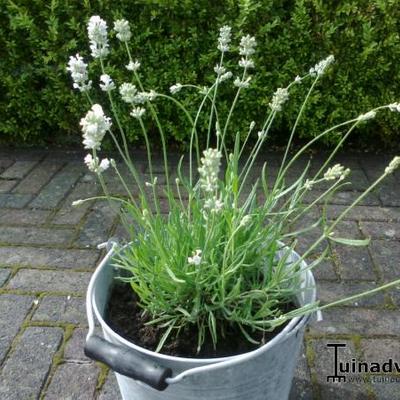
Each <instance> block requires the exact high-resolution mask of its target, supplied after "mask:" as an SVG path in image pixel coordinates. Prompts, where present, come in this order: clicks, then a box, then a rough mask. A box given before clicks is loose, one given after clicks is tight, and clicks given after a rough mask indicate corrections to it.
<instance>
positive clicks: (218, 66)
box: [214, 65, 226, 76]
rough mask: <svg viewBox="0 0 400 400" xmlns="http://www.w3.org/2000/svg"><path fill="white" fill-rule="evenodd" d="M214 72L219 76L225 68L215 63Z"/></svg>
mask: <svg viewBox="0 0 400 400" xmlns="http://www.w3.org/2000/svg"><path fill="white" fill-rule="evenodd" d="M214 72H215V73H216V74H217V75H218V76H219V75H222V74H224V73H225V72H226V68H225V67H223V66H222V65H216V66H215V67H214Z"/></svg>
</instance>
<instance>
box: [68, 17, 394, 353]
mask: <svg viewBox="0 0 400 400" xmlns="http://www.w3.org/2000/svg"><path fill="white" fill-rule="evenodd" d="M114 32H115V36H116V38H117V39H118V40H119V42H120V44H121V45H122V46H123V47H125V49H126V54H127V64H126V66H125V68H126V69H127V71H128V73H129V74H131V78H130V80H129V81H127V82H118V83H115V82H114V81H113V79H112V77H110V75H109V74H107V71H108V70H109V67H108V65H107V57H108V55H109V52H110V45H109V39H108V32H107V23H106V22H105V21H104V20H102V19H101V18H100V17H98V16H93V17H91V18H90V21H89V24H88V37H89V41H90V50H91V55H92V57H93V58H94V59H95V62H97V63H99V65H100V68H101V71H102V74H101V76H100V79H99V87H100V89H101V91H103V92H105V93H106V97H107V98H108V102H109V107H110V109H111V111H112V114H113V119H112V120H111V118H110V117H108V116H106V115H105V114H104V111H103V108H102V106H101V105H100V104H93V101H92V96H91V92H92V91H93V90H94V89H93V81H91V80H89V76H88V70H87V64H86V63H85V62H84V60H83V58H82V57H81V56H80V55H79V54H77V55H76V56H75V57H70V60H69V63H68V68H67V70H68V71H69V72H70V73H71V77H72V80H73V87H74V88H75V89H77V90H79V91H80V92H81V93H83V95H84V96H85V97H86V99H87V101H88V103H89V104H90V107H91V109H90V110H89V111H88V112H87V114H86V115H85V117H84V118H82V119H81V122H80V125H81V127H82V132H83V145H84V147H85V149H87V150H88V151H89V153H88V155H87V156H86V157H85V163H86V165H87V167H88V169H89V170H90V171H92V172H93V173H95V174H96V175H97V177H98V179H99V182H100V184H101V185H102V188H103V190H104V196H98V197H92V198H89V199H85V200H79V201H77V202H75V203H74V204H75V205H79V204H81V203H83V202H85V201H89V200H93V199H108V200H109V201H110V204H111V206H112V207H114V208H116V210H117V211H118V212H119V215H120V218H121V221H122V223H123V224H124V226H125V228H126V229H127V231H128V233H129V235H130V241H129V244H128V245H127V246H121V247H120V248H119V249H118V250H117V252H116V255H115V257H114V265H115V266H117V267H119V268H121V269H124V270H126V271H128V275H129V276H128V277H125V278H123V279H124V280H126V281H127V282H129V283H130V286H131V288H132V290H133V291H134V292H135V293H136V295H137V297H138V299H139V304H140V307H142V309H143V311H144V313H145V314H146V315H147V318H148V321H149V322H148V324H156V325H157V326H158V327H159V328H160V329H163V331H164V334H163V336H162V338H161V340H160V342H159V345H158V348H157V351H160V350H161V348H162V347H163V345H164V344H165V343H166V341H168V340H170V339H171V337H176V336H179V335H180V334H181V333H182V332H183V331H185V329H187V328H188V327H190V326H192V327H193V326H195V327H197V332H198V337H197V343H198V350H200V349H201V347H202V345H203V343H204V341H205V338H206V336H207V335H209V336H210V337H211V339H212V342H213V344H214V346H215V347H216V346H217V345H218V342H219V341H220V340H221V338H223V337H224V336H225V334H226V333H227V332H228V331H229V330H230V329H231V328H232V327H234V328H238V329H240V331H241V332H242V334H243V337H244V338H246V340H248V341H250V342H253V343H258V341H257V340H256V339H255V338H256V337H259V336H257V335H256V333H257V332H266V331H271V330H273V329H275V328H276V327H278V326H280V325H282V324H283V323H285V322H287V321H288V320H290V319H291V318H293V317H296V316H302V315H305V314H309V313H312V312H315V311H316V310H321V309H324V308H326V307H330V306H333V305H337V304H341V303H343V302H346V301H349V300H354V298H357V297H360V296H365V295H370V294H373V293H375V292H376V291H378V290H383V289H387V288H389V287H392V286H395V285H398V284H399V283H400V280H397V281H395V282H391V283H388V284H386V285H384V286H380V287H379V288H377V289H374V290H370V291H368V292H364V293H359V294H356V295H355V296H352V297H350V298H346V299H342V300H339V301H337V302H334V303H331V304H328V305H324V306H321V305H319V303H313V304H308V305H306V306H303V307H298V308H296V309H293V310H289V311H287V308H286V306H287V304H289V303H291V302H293V301H294V299H295V298H296V294H298V293H299V291H300V290H301V289H300V287H301V279H302V276H303V275H302V274H303V273H304V268H301V265H302V262H303V260H305V259H306V258H308V257H309V256H310V254H312V252H313V251H314V250H315V249H316V248H317V247H318V246H320V245H321V244H324V243H326V242H337V243H340V244H344V245H350V246H362V245H367V244H368V239H362V240H360V239H351V238H340V237H337V235H336V234H335V229H336V227H337V225H338V224H339V223H340V222H341V221H342V220H343V218H344V217H345V216H346V214H348V212H349V211H350V210H351V209H352V208H353V207H354V206H355V205H357V204H358V203H360V202H361V201H362V200H363V198H364V197H365V196H367V195H368V194H369V193H370V192H371V191H373V190H374V189H375V188H376V187H377V186H378V185H379V183H380V182H381V181H382V180H383V179H384V178H385V177H386V176H388V175H389V174H391V173H393V171H394V170H395V169H396V168H398V167H399V165H400V157H394V159H393V160H392V161H391V162H390V164H389V165H388V167H387V168H386V169H385V170H384V171H382V174H381V176H380V177H379V178H378V179H377V180H376V181H375V182H374V183H372V185H371V186H370V187H369V188H368V189H366V190H365V191H364V192H363V193H362V194H361V195H360V196H359V197H358V198H356V199H355V200H354V201H353V203H352V204H351V205H350V206H349V207H347V208H345V209H344V210H343V211H342V213H341V214H340V215H339V216H338V217H337V218H336V220H335V221H333V222H332V221H328V220H327V218H326V212H325V210H324V212H323V216H322V217H321V218H319V219H317V220H316V221H314V222H312V223H311V224H310V225H309V226H304V227H303V228H302V229H300V230H298V229H296V226H297V225H298V222H299V221H300V220H301V218H302V217H304V216H305V215H307V214H309V213H310V211H312V209H313V208H314V206H316V205H317V204H320V203H321V202H322V203H323V202H324V201H325V206H326V202H327V201H328V199H329V198H330V196H332V195H333V194H334V193H335V192H336V191H338V190H340V189H341V188H342V187H343V185H346V184H347V182H346V180H347V178H348V176H349V174H350V169H348V168H345V167H344V166H342V165H340V164H336V165H333V166H330V163H331V161H332V159H333V158H334V156H335V154H336V153H337V151H338V150H339V148H340V147H342V145H343V143H344V142H345V141H346V139H347V138H348V137H349V135H350V134H351V133H352V132H353V131H354V130H355V128H356V127H357V126H358V125H360V124H361V123H365V122H367V121H368V120H370V119H373V118H375V117H376V115H377V113H378V112H382V111H384V110H389V111H392V112H400V104H399V103H393V104H389V105H385V106H380V107H377V108H375V109H373V110H369V111H367V112H366V113H365V114H362V115H360V116H357V117H355V118H353V119H350V120H348V121H345V122H343V123H341V124H339V125H336V126H334V127H331V128H328V129H325V130H324V131H322V132H321V133H320V134H319V135H318V136H316V137H315V138H314V139H312V140H311V141H309V142H308V143H307V144H305V145H304V146H303V147H302V148H300V149H299V150H297V151H295V152H294V153H293V154H292V155H291V156H289V155H290V150H291V148H292V142H293V139H294V137H295V134H296V129H297V126H298V123H299V121H300V119H301V117H302V115H303V113H304V110H305V108H306V106H307V102H308V100H309V98H310V95H311V93H312V91H313V89H314V88H315V86H316V85H317V84H318V81H319V80H320V79H321V78H322V77H323V75H324V74H325V72H326V71H327V69H328V68H329V67H330V66H331V64H332V63H333V62H334V57H333V56H332V55H331V56H329V57H327V58H326V59H324V60H322V61H321V62H319V63H317V64H316V65H315V66H313V67H312V68H310V69H309V72H308V73H306V74H304V75H303V76H296V77H295V78H294V80H293V81H292V82H291V83H289V84H288V85H287V86H286V87H283V88H278V89H277V90H276V91H275V93H273V95H272V98H271V101H270V103H269V106H268V109H267V110H266V114H265V116H264V117H263V120H262V121H261V123H259V124H258V123H256V122H254V121H253V122H251V123H250V124H249V128H248V131H247V132H246V133H244V134H243V133H240V132H238V133H236V135H235V141H234V146H233V148H232V149H230V148H228V146H227V144H226V138H227V134H228V132H231V131H232V130H234V127H232V126H231V117H232V115H233V113H234V112H235V111H238V110H236V108H237V105H238V99H239V97H240V95H241V93H242V91H244V90H249V89H250V87H251V81H252V77H253V75H252V74H251V72H252V70H253V69H254V68H255V62H254V59H253V55H254V53H255V51H256V46H257V43H256V40H255V38H254V37H251V36H249V35H246V36H243V37H242V38H241V40H240V43H239V46H238V51H239V56H240V57H239V60H238V71H235V72H234V71H230V70H228V69H227V67H226V64H225V61H226V58H227V57H228V54H229V53H230V52H231V51H232V50H235V51H236V48H235V46H233V45H232V32H231V28H230V27H229V26H223V27H222V28H221V29H220V34H219V37H218V43H217V47H218V50H219V52H220V59H219V62H218V63H217V65H216V66H215V68H214V72H215V79H214V82H213V83H212V84H211V85H209V86H205V87H203V86H197V85H194V84H182V83H174V84H173V85H172V86H171V87H170V94H163V93H158V92H156V91H154V90H151V89H150V90H149V89H145V86H144V84H143V82H142V77H141V76H140V74H139V71H140V66H141V64H140V62H139V61H138V60H136V59H134V58H133V57H132V53H131V50H130V47H129V40H130V38H131V36H132V35H131V31H130V26H129V23H128V22H127V21H126V20H117V21H115V22H114ZM234 75H235V77H234ZM232 81H233V82H232ZM307 82H309V83H307ZM300 84H301V85H303V86H305V85H308V91H307V94H306V96H305V99H304V102H303V104H302V106H301V108H300V110H299V113H298V115H297V119H296V121H295V123H294V126H293V128H292V130H291V132H290V136H289V139H288V143H287V147H286V150H285V152H284V155H283V158H282V161H281V165H280V167H279V170H278V173H277V176H276V179H275V180H274V181H273V182H269V181H268V176H269V174H268V169H269V165H268V162H266V163H264V165H263V168H262V171H261V173H260V175H259V176H258V177H256V179H254V170H255V165H256V164H257V163H256V160H257V159H258V157H259V155H260V153H261V152H262V151H263V149H264V144H265V142H266V141H267V139H268V134H269V132H270V129H271V126H272V124H273V122H274V120H275V118H276V116H277V114H278V113H280V112H282V111H283V109H284V107H285V104H286V103H287V102H288V101H290V93H291V90H292V87H293V86H294V85H300ZM222 85H233V86H234V87H235V88H236V93H235V96H234V98H233V100H232V104H231V107H230V110H229V112H228V114H227V115H221V113H219V111H218V98H219V89H220V87H221V86H222ZM185 90H194V91H196V92H197V93H198V94H199V105H198V109H197V112H196V114H195V115H191V113H190V112H189V110H188V109H187V108H186V107H185V105H184V103H183V102H181V101H180V100H179V97H178V96H180V95H181V93H182V92H183V91H185ZM156 101H159V102H161V101H171V102H173V103H174V104H175V105H176V106H177V110H178V111H179V112H182V113H184V115H185V117H186V118H187V120H188V123H189V125H190V127H191V128H190V129H191V138H190V143H189V154H188V160H185V158H184V157H183V156H182V158H181V159H180V162H179V164H178V166H177V168H176V171H173V172H171V171H170V170H169V168H170V164H169V162H168V151H167V146H166V139H165V131H164V127H163V124H162V121H161V120H160V118H159V116H158V111H157V105H156V104H155V103H156ZM117 102H123V103H126V104H128V105H129V106H130V108H131V111H130V115H131V117H132V118H133V119H135V120H136V121H137V127H138V129H140V130H141V132H142V134H143V137H144V141H145V144H146V149H147V159H148V160H147V161H148V167H149V173H150V180H149V182H143V180H142V177H141V175H140V174H139V173H138V171H137V168H136V166H135V162H134V160H132V158H131V154H130V152H129V146H128V141H127V138H126V132H125V130H124V127H123V126H122V124H121V122H120V118H119V116H118V112H117V109H118V108H117ZM239 111H240V110H239ZM204 115H206V117H207V120H208V129H207V130H206V132H200V131H199V129H198V125H199V124H198V123H199V119H200V118H201V117H203V116H204ZM146 118H151V119H152V120H153V121H154V124H155V126H156V127H157V129H158V132H159V135H160V143H161V146H162V153H163V159H164V169H165V171H164V175H163V176H164V177H165V185H161V184H160V183H159V180H160V179H159V178H160V177H159V176H156V174H155V173H154V170H153V163H152V148H151V143H150V139H149V135H148V132H147V130H146V124H145V119H146ZM257 126H258V129H256V127H257ZM339 129H341V130H343V129H346V131H345V133H344V135H343V136H342V139H341V140H340V142H339V143H338V145H337V146H336V147H335V148H334V149H333V150H332V152H331V153H330V155H329V156H328V157H327V159H326V161H325V162H324V163H323V165H322V166H321V167H320V168H319V169H318V170H317V171H316V172H315V171H314V174H310V165H309V164H308V165H307V166H306V167H305V169H304V171H303V172H302V173H301V174H300V175H299V176H297V177H296V179H294V181H290V180H289V179H288V176H289V173H290V172H291V167H293V165H294V163H295V162H296V160H298V159H299V158H300V157H301V156H302V155H304V153H305V152H306V151H307V150H308V149H309V148H310V147H311V146H312V145H313V144H314V143H316V142H318V141H319V140H320V139H322V138H324V137H325V136H326V135H327V134H329V133H330V132H332V131H335V130H339ZM256 131H257V133H255V132H256ZM105 135H108V136H109V137H110V138H111V139H112V141H113V142H114V144H115V147H116V148H117V149H118V151H119V154H120V157H121V159H122V162H123V164H125V165H126V168H127V169H128V171H129V173H130V177H131V178H130V179H131V180H129V181H128V179H127V178H126V175H125V174H124V173H123V172H122V171H121V165H120V163H117V162H116V161H115V160H113V159H110V160H109V159H107V158H103V159H100V158H99V151H100V150H101V146H102V141H103V139H104V137H105ZM251 142H253V143H254V145H252V146H248V143H251ZM202 147H203V148H204V150H202ZM186 161H187V163H188V171H187V173H186V174H185V173H184V168H183V166H184V164H185V162H186ZM109 168H112V169H113V171H114V172H115V177H116V179H118V180H120V182H121V184H122V186H123V188H124V189H125V191H126V194H125V195H124V196H114V195H110V193H109V190H108V189H109V188H108V184H107V181H106V179H105V178H104V171H106V170H107V169H109ZM319 185H320V186H322V185H323V186H322V187H323V188H324V189H323V190H322V192H321V194H320V195H318V196H316V198H315V199H314V200H313V201H311V202H310V203H309V204H306V203H305V202H304V200H305V198H306V196H308V194H309V193H310V191H312V190H314V188H316V187H318V186H319ZM134 186H136V187H137V188H138V190H139V193H138V194H136V195H135V194H134V192H133V190H132V189H133V188H134ZM160 198H164V199H166V200H167V203H168V213H167V214H165V213H164V214H163V213H162V210H161V204H160ZM316 227H320V228H321V232H322V233H321V235H320V236H319V237H318V238H317V239H316V240H315V242H314V243H312V244H311V245H310V246H309V248H308V249H307V250H306V251H304V252H303V254H301V257H300V259H299V260H298V261H296V262H293V263H290V264H289V263H288V262H287V260H288V257H289V255H290V254H291V252H292V250H293V249H295V247H296V244H297V241H298V238H299V237H301V236H302V235H303V234H304V233H305V232H307V231H309V230H311V229H313V228H316ZM282 249H284V256H283V257H277V254H278V251H282ZM327 250H328V248H327V247H326V248H325V249H324V250H323V251H322V253H321V254H320V255H319V256H318V257H317V258H316V259H314V260H313V261H312V262H311V263H310V264H309V265H308V267H307V268H308V269H313V268H315V267H316V266H317V265H318V264H319V263H320V262H321V261H322V260H324V258H325V257H326V255H327Z"/></svg>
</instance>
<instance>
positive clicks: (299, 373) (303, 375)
mask: <svg viewBox="0 0 400 400" xmlns="http://www.w3.org/2000/svg"><path fill="white" fill-rule="evenodd" d="M313 398H314V395H313V391H312V384H311V377H310V369H309V367H308V364H307V359H306V355H305V353H304V350H302V351H301V353H300V356H299V360H298V362H297V366H296V370H295V374H294V378H293V383H292V389H291V391H290V396H289V400H312V399H313Z"/></svg>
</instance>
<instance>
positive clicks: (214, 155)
mask: <svg viewBox="0 0 400 400" xmlns="http://www.w3.org/2000/svg"><path fill="white" fill-rule="evenodd" d="M203 155H204V157H202V158H201V160H200V161H201V167H199V173H200V180H199V181H200V187H201V188H202V189H203V190H204V191H205V192H208V193H212V192H214V191H215V190H217V189H218V173H219V168H220V165H221V157H222V154H221V152H220V151H218V150H217V149H207V150H204V151H203Z"/></svg>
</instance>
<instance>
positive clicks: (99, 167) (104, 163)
mask: <svg viewBox="0 0 400 400" xmlns="http://www.w3.org/2000/svg"><path fill="white" fill-rule="evenodd" d="M84 161H85V164H86V165H87V167H88V169H89V171H92V172H95V173H96V174H101V173H102V172H104V171H105V170H106V169H108V168H109V166H110V161H109V160H108V159H107V158H103V159H102V160H101V161H100V162H99V158H98V157H93V156H92V155H91V154H87V155H86V157H85V160H84Z"/></svg>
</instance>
